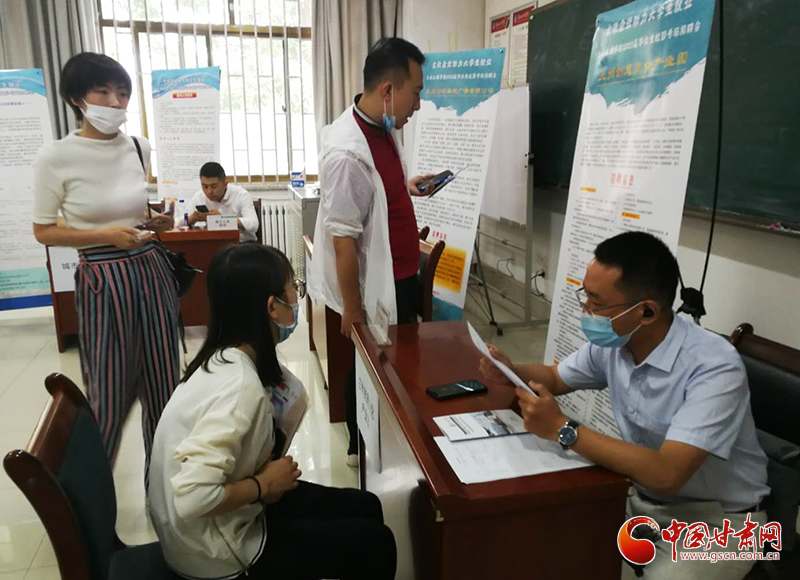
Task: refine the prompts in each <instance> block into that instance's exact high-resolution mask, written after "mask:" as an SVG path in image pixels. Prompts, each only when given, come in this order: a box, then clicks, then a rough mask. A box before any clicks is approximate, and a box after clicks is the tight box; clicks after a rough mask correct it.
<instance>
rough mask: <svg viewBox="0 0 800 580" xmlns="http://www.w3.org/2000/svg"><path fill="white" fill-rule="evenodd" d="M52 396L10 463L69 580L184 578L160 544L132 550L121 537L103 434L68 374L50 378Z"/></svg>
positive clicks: (13, 477) (11, 473)
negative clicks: (169, 565) (170, 564)
mask: <svg viewBox="0 0 800 580" xmlns="http://www.w3.org/2000/svg"><path fill="white" fill-rule="evenodd" d="M45 387H46V388H47V390H48V392H49V393H50V394H51V395H52V397H53V398H52V399H51V400H50V401H49V402H48V404H47V406H46V407H45V409H44V411H43V412H42V416H41V418H40V419H39V423H38V425H37V426H36V430H35V431H34V433H33V436H32V437H31V441H30V443H29V444H28V447H27V449H26V450H24V451H23V450H17V451H12V452H10V453H9V454H8V455H6V457H5V459H4V460H3V466H4V467H5V470H6V472H7V473H8V475H9V476H10V477H11V480H12V481H13V482H14V483H15V484H16V485H17V487H19V488H20V489H21V490H22V492H23V493H24V494H25V497H27V498H28V501H29V502H30V503H31V505H33V507H34V509H35V510H36V513H37V514H38V515H39V518H40V519H41V521H42V523H43V524H44V527H45V529H46V530H47V535H48V537H49V538H50V542H51V543H52V545H53V550H54V551H55V554H56V559H57V560H58V569H59V572H60V574H61V578H63V579H64V580H128V579H130V580H134V579H137V580H138V579H142V578H147V579H148V580H167V579H169V580H177V579H178V576H177V575H175V574H173V573H172V572H171V571H170V570H169V568H167V565H166V563H165V562H164V558H163V556H162V553H161V547H160V546H159V544H158V542H155V543H152V544H144V545H141V546H126V545H125V544H123V543H122V542H121V541H120V539H119V538H118V537H117V533H116V531H115V526H116V523H117V499H116V493H115V490H114V478H113V476H112V473H111V465H110V464H109V461H108V458H107V455H106V450H105V447H104V445H103V439H102V437H101V435H100V429H99V427H98V426H97V422H96V421H95V419H94V415H93V414H92V410H91V408H90V407H89V404H88V403H87V401H86V399H85V398H84V396H83V394H82V393H81V392H80V390H79V389H78V387H76V386H75V384H74V383H73V382H72V381H70V380H69V379H68V378H67V377H65V376H63V375H60V374H53V375H50V376H49V377H47V379H45Z"/></svg>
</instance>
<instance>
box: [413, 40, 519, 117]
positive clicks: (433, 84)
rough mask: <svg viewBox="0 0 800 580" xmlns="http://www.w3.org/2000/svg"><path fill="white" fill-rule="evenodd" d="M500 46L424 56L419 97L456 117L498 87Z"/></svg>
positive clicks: (503, 54) (502, 58) (500, 57)
mask: <svg viewBox="0 0 800 580" xmlns="http://www.w3.org/2000/svg"><path fill="white" fill-rule="evenodd" d="M505 56H506V49H504V48H485V49H480V50H464V51H460V52H436V53H433V54H426V55H425V64H424V65H422V76H423V79H424V83H425V89H424V90H423V91H422V95H421V96H422V98H423V99H425V100H426V101H431V102H433V103H434V104H435V105H436V107H437V108H439V109H440V108H451V109H455V110H456V113H457V114H458V115H459V116H460V115H463V114H464V113H465V112H467V111H469V110H470V109H472V108H473V107H476V106H477V105H479V104H481V103H482V102H483V101H485V100H486V99H488V98H489V97H491V96H492V95H494V94H495V93H497V92H498V91H499V90H500V81H501V80H502V76H503V61H504V59H505Z"/></svg>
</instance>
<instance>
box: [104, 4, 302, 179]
mask: <svg viewBox="0 0 800 580" xmlns="http://www.w3.org/2000/svg"><path fill="white" fill-rule="evenodd" d="M112 1H113V0H112ZM233 7H234V2H232V1H231V2H229V3H228V19H229V22H231V24H209V23H202V24H198V23H194V22H189V23H185V22H167V21H163V20H162V21H154V20H135V19H133V18H131V19H128V20H117V19H116V18H113V17H112V18H105V17H104V15H103V12H102V6H101V0H97V9H98V16H99V18H98V27H99V32H100V34H99V38H100V47H101V50H102V52H103V54H108V53H107V51H106V39H105V35H104V33H103V31H104V30H105V29H107V28H108V29H112V30H113V34H114V35H115V36H116V34H117V30H126V31H128V34H131V42H132V47H133V56H134V66H135V71H134V76H135V77H136V78H135V79H134V80H133V82H135V83H136V86H137V89H138V97H139V103H138V104H139V111H140V117H141V127H140V129H141V131H142V135H143V136H144V137H145V138H146V139H150V135H149V130H148V122H147V118H148V111H147V107H146V99H145V93H144V81H143V73H142V56H141V51H140V42H139V37H140V34H146V35H148V36H149V35H151V34H155V35H158V34H162V35H165V36H166V34H177V35H178V42H179V50H180V60H181V67H183V66H184V64H183V60H184V51H183V36H184V31H185V30H186V29H187V28H188V29H189V30H191V35H192V36H193V37H196V38H200V37H202V38H205V44H206V54H207V55H208V63H207V65H206V66H214V65H213V64H212V63H213V62H214V53H213V50H212V44H213V41H212V39H213V38H214V37H215V36H218V37H220V38H222V37H225V38H230V37H232V36H236V37H238V38H242V39H244V38H264V39H268V40H280V41H281V42H282V44H283V79H284V87H285V90H284V103H283V108H284V111H285V114H286V123H287V127H286V133H287V153H288V159H287V163H288V167H289V174H280V173H277V174H275V175H271V174H270V175H267V174H264V173H262V174H257V175H253V174H251V173H249V171H248V175H231V176H228V181H229V182H234V183H266V184H270V183H271V184H287V183H289V182H290V181H291V165H292V152H293V151H295V150H296V151H300V149H297V148H295V147H293V143H292V127H291V117H292V113H291V89H290V85H291V83H290V76H289V67H290V62H289V49H288V40H290V39H299V40H300V41H301V42H302V41H303V40H308V41H310V40H311V27H309V26H287V25H282V26H272V25H270V26H257V25H253V24H236V23H235V22H236V14H235V11H234V8H233ZM165 50H167V48H166V42H165ZM300 55H301V63H300V67H301V82H302V66H303V65H302V44H301V52H300ZM117 57H119V55H117ZM150 74H152V71H151V72H150ZM234 76H236V75H234ZM229 78H230V76H229ZM312 83H313V78H312ZM312 86H313V85H312ZM309 90H311V87H309ZM302 107H303V102H302V100H301V112H300V116H301V117H302V116H305V115H307V113H306V112H305V111H303V110H302ZM244 112H245V114H246V113H247V110H246V109H245V111H244ZM229 113H230V114H231V115H232V114H233V111H230V112H229ZM271 114H272V115H273V116H275V112H274V111H273V112H272V113H271ZM312 114H313V111H312ZM260 115H261V112H260V111H259V117H260ZM276 138H277V135H276ZM261 146H262V149H261V153H262V155H263V153H264V152H265V151H270V150H269V149H263V143H262V145H261ZM276 146H277V144H276ZM236 151H239V150H236V149H233V150H232V152H233V153H235V152H236ZM302 151H303V154H304V155H305V151H306V149H305V138H304V141H303V149H302ZM248 154H249V151H248ZM262 168H263V160H262ZM248 169H249V168H248ZM317 180H318V176H317V175H306V181H309V182H313V181H317ZM147 182H148V184H157V183H158V178H157V177H155V176H153V172H152V169H150V170H148V173H147Z"/></svg>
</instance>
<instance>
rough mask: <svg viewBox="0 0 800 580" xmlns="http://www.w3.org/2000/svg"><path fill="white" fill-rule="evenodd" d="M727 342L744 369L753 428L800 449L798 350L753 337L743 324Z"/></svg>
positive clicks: (749, 326) (799, 373) (751, 330)
mask: <svg viewBox="0 0 800 580" xmlns="http://www.w3.org/2000/svg"><path fill="white" fill-rule="evenodd" d="M730 341H731V344H733V345H734V346H735V347H736V350H738V351H739V354H740V355H741V357H742V360H743V361H744V365H745V368H746V369H747V380H748V383H749V384H750V401H751V406H752V409H753V420H754V421H755V424H756V427H758V428H759V429H761V430H762V431H766V432H768V433H771V434H772V435H775V436H777V437H780V438H781V439H785V440H786V441H791V442H792V443H795V444H797V445H800V429H798V427H797V421H798V417H800V350H797V349H794V348H792V347H790V346H786V345H784V344H780V343H777V342H774V341H772V340H769V339H767V338H763V337H761V336H756V335H755V334H753V326H752V325H750V324H748V323H747V322H745V323H743V324H740V325H739V326H738V327H737V328H736V330H734V331H733V333H732V334H731V337H730Z"/></svg>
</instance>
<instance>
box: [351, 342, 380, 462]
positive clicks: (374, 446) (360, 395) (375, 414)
mask: <svg viewBox="0 0 800 580" xmlns="http://www.w3.org/2000/svg"><path fill="white" fill-rule="evenodd" d="M380 416H381V413H380V401H379V399H378V393H377V391H375V386H374V385H373V384H372V378H371V377H370V375H369V372H368V371H367V367H366V365H365V364H364V360H363V359H362V358H361V353H360V352H359V351H358V350H356V417H357V423H358V430H359V431H360V432H361V436H362V437H363V438H364V446H365V447H366V449H367V461H369V462H370V464H371V465H372V468H373V469H374V470H375V471H377V472H378V473H380V472H381V431H380Z"/></svg>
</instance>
